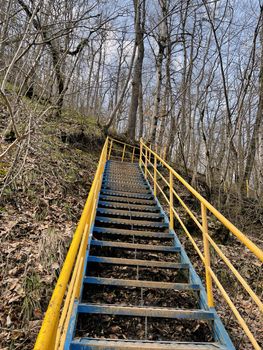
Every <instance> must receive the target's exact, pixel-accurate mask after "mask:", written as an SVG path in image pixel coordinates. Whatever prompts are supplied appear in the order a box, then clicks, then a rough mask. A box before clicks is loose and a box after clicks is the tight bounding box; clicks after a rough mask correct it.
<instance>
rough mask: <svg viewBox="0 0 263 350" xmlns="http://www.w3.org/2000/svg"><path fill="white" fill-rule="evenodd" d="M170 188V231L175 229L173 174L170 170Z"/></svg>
mask: <svg viewBox="0 0 263 350" xmlns="http://www.w3.org/2000/svg"><path fill="white" fill-rule="evenodd" d="M169 185H170V186H169V188H170V200H169V205H170V229H171V230H173V229H174V212H173V207H174V194H173V173H172V172H171V170H170V176H169Z"/></svg>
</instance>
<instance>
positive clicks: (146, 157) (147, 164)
mask: <svg viewBox="0 0 263 350" xmlns="http://www.w3.org/2000/svg"><path fill="white" fill-rule="evenodd" d="M151 158H153V159H154V161H153V162H151ZM139 159H140V161H139V164H140V167H141V169H142V171H143V172H144V174H145V177H146V178H147V177H148V178H149V179H151V181H152V182H153V188H154V195H155V196H156V194H157V189H158V190H159V192H160V193H161V194H162V195H163V197H164V199H165V201H166V202H167V203H168V205H169V212H170V228H171V229H172V228H173V216H174V217H175V218H176V219H177V220H178V222H179V223H180V225H181V227H182V228H183V230H184V232H185V233H186V235H187V236H188V238H189V240H190V241H191V243H192V244H193V246H194V248H195V250H196V251H197V253H198V255H199V256H200V258H201V261H202V263H203V264H204V267H205V272H206V291H207V301H208V306H209V307H213V306H214V298H213V290H212V281H214V282H215V284H216V285H217V287H218V289H219V290H220V292H221V294H222V295H223V298H224V299H225V300H226V302H227V303H228V305H229V307H230V309H231V310H232V312H233V314H234V315H235V316H236V319H237V321H238V322H239V324H240V325H241V327H242V328H243V330H244V332H245V334H246V335H247V337H248V338H249V340H250V342H251V344H252V345H253V347H254V349H256V350H260V349H261V348H260V346H259V344H258V343H257V341H256V339H255V337H254V336H253V334H252V333H251V331H250V329H249V327H248V325H247V324H246V322H245V320H244V319H243V318H242V316H241V315H240V313H239V312H238V310H237V308H236V307H235V305H234V303H233V301H232V300H231V299H230V297H229V295H228V294H227V292H226V291H225V289H224V287H223V286H222V284H221V283H220V282H219V280H218V278H217V276H216V274H215V272H214V271H213V270H212V269H211V266H210V265H211V264H210V245H211V246H212V247H213V248H214V250H215V252H216V253H217V254H218V255H219V257H220V258H221V259H222V260H223V261H224V263H225V264H226V266H227V267H228V268H229V269H230V271H231V272H232V273H233V274H234V276H235V277H236V278H237V280H238V281H239V282H240V284H241V285H242V286H243V288H244V289H245V290H246V292H247V293H248V294H249V295H250V297H251V299H252V300H253V301H254V302H255V304H256V305H257V306H258V307H259V310H260V311H261V312H263V303H262V301H261V300H260V299H259V297H258V296H257V295H256V293H255V292H254V291H253V290H252V289H251V288H250V286H249V284H248V283H247V282H246V281H245V279H244V278H243V277H242V276H241V275H240V273H239V272H238V271H237V270H236V268H235V267H234V266H233V265H232V263H231V262H230V260H229V259H228V258H227V257H226V256H225V254H224V253H223V252H222V250H221V249H220V248H219V246H218V245H217V244H216V243H215V241H214V240H213V239H212V238H211V237H210V235H209V233H208V216H207V210H209V212H210V213H212V214H213V215H214V216H215V217H216V218H217V219H218V220H219V221H220V222H221V223H222V224H223V225H224V226H225V227H226V228H227V229H229V231H230V232H231V233H232V234H233V235H235V236H236V237H237V238H238V239H239V241H240V242H242V243H243V244H244V245H245V246H246V247H247V248H248V249H249V250H250V251H251V252H252V253H253V254H254V255H255V256H256V257H257V258H258V259H259V260H260V261H261V262H263V252H262V250H261V249H260V248H259V247H257V246H256V245H255V244H254V243H253V242H252V241H251V240H250V239H249V238H247V237H246V236H245V235H244V234H243V233H242V232H241V231H240V230H239V229H238V228H237V227H236V226H234V225H233V224H232V223H231V222H230V221H229V220H228V219H227V218H225V217H224V216H223V215H222V214H221V213H220V212H219V211H218V210H217V209H216V208H214V207H213V206H212V204H210V203H209V202H208V201H207V200H206V199H205V198H204V197H203V196H201V194H200V193H198V192H197V191H196V190H195V189H194V188H193V187H192V186H191V185H189V184H188V183H187V182H186V181H185V180H184V179H183V177H182V176H180V175H179V174H178V173H177V172H176V171H175V170H174V169H173V168H172V167H171V166H170V165H169V164H168V163H167V162H166V161H165V160H164V159H162V158H161V157H160V156H159V155H158V154H157V153H156V152H154V151H153V150H152V149H151V147H148V146H147V145H146V144H145V143H144V142H143V140H142V139H141V141H140V158H139ZM157 160H158V161H159V162H160V163H161V164H162V166H163V168H165V169H166V170H167V171H168V174H169V180H166V179H165V177H164V176H163V175H162V174H161V172H160V171H159V170H158V169H157ZM150 169H152V171H153V174H152V173H151V171H150ZM157 174H158V175H159V177H160V179H161V180H162V181H164V183H165V185H166V186H168V188H169V198H168V196H167V195H166V194H165V192H164V190H163V189H162V186H161V185H160V184H159V183H158V179H157ZM174 178H176V179H177V180H178V181H179V182H180V183H181V184H182V185H183V186H184V187H185V188H187V189H188V190H189V191H190V192H191V193H192V194H193V195H194V197H195V198H196V199H197V200H198V201H199V202H200V207H201V216H202V223H200V222H199V220H198V219H197V218H196V216H195V215H194V213H193V212H192V211H191V210H190V208H189V207H188V206H187V205H186V204H185V203H184V201H183V200H182V199H181V197H180V196H179V195H178V194H177V193H176V191H175V189H174V187H173V183H174V181H173V179H174ZM174 195H175V196H176V198H177V199H178V201H179V203H180V204H181V205H182V206H183V208H184V209H185V210H186V212H187V213H188V214H189V216H190V217H191V218H192V219H193V221H194V222H195V223H196V225H197V226H198V227H199V229H200V230H201V231H202V233H203V245H204V246H203V248H204V254H202V252H201V250H200V249H199V247H198V246H197V244H196V243H195V240H194V239H193V237H192V235H191V233H190V232H189V231H188V229H187V227H186V226H185V224H184V223H183V221H182V219H181V218H180V216H179V214H178V213H177V211H176V210H175V209H174V206H173V196H174Z"/></svg>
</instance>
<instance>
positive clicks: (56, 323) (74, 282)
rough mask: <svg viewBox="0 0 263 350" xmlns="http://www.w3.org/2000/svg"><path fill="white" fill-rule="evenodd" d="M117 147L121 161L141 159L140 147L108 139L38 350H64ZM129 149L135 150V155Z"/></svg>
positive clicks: (48, 313) (38, 341)
mask: <svg viewBox="0 0 263 350" xmlns="http://www.w3.org/2000/svg"><path fill="white" fill-rule="evenodd" d="M116 144H118V145H122V147H123V149H122V150H121V157H120V158H121V160H122V161H124V160H125V157H127V156H128V157H129V156H130V157H129V160H131V161H132V162H134V160H135V159H136V158H138V157H139V147H136V146H133V145H129V144H127V143H125V142H122V141H119V140H116V139H113V138H110V137H107V138H106V141H105V143H104V146H103V149H102V152H101V156H100V160H99V163H98V168H97V171H96V174H95V177H94V180H93V183H92V186H91V189H90V192H89V195H88V198H87V201H86V204H85V206H84V209H83V212H82V215H81V218H80V220H79V223H78V226H77V229H76V231H75V234H74V236H73V239H72V242H71V245H70V248H69V250H68V253H67V256H66V259H65V262H64V265H63V267H62V270H61V272H60V275H59V278H58V280H57V283H56V286H55V289H54V291H53V294H52V297H51V299H50V302H49V305H48V308H47V311H46V314H45V317H44V320H43V323H42V326H41V329H40V331H39V334H38V337H37V340H36V343H35V347H34V350H53V349H63V346H64V342H65V339H66V331H67V328H68V324H69V320H70V315H71V312H72V308H73V305H74V300H75V298H77V297H78V296H79V291H80V282H81V276H82V272H83V266H84V257H85V251H86V247H87V242H88V237H89V233H90V228H91V226H92V224H93V222H94V219H95V213H96V205H97V201H98V194H99V191H100V187H101V182H102V175H103V171H104V167H105V164H106V161H107V160H108V159H110V158H112V151H113V150H114V151H119V149H114V147H115V146H116ZM127 149H131V152H129V151H127ZM136 150H138V152H137V154H136ZM66 291H67V293H66ZM62 304H63V308H62V310H61V306H62Z"/></svg>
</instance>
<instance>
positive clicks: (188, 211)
mask: <svg viewBox="0 0 263 350" xmlns="http://www.w3.org/2000/svg"><path fill="white" fill-rule="evenodd" d="M149 164H150V165H151V166H152V167H153V168H154V165H153V164H152V163H151V162H149ZM154 170H155V171H156V172H157V173H158V175H159V176H160V177H161V178H162V180H163V181H164V183H165V184H166V185H167V186H168V187H169V189H170V188H171V187H170V183H169V182H168V181H167V180H166V179H165V177H164V176H163V175H162V174H161V172H160V171H159V170H158V169H157V168H156V169H155V168H154ZM172 191H173V194H174V195H175V196H176V198H177V199H178V200H179V202H180V203H181V205H182V206H183V207H184V208H185V210H186V211H187V213H188V214H189V215H190V217H191V218H192V219H193V220H194V222H195V223H196V225H197V226H198V227H199V229H200V230H201V231H202V229H203V228H202V225H201V224H200V222H199V221H198V220H197V218H196V216H195V215H194V214H193V212H192V211H191V210H190V208H189V207H188V206H187V205H186V204H185V202H184V201H183V200H182V198H181V197H180V196H179V195H178V193H176V191H175V190H174V188H172Z"/></svg>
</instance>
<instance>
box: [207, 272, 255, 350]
mask: <svg viewBox="0 0 263 350" xmlns="http://www.w3.org/2000/svg"><path fill="white" fill-rule="evenodd" d="M209 271H210V274H211V276H212V278H213V280H214V282H215V284H216V285H217V287H218V289H219V290H220V292H221V294H222V295H223V297H224V299H225V301H226V302H227V303H228V305H229V307H230V309H231V310H232V311H233V313H234V315H235V317H236V319H237V321H238V323H239V324H240V326H241V327H242V328H243V330H244V332H245V334H246V335H247V337H248V338H249V340H250V342H251V344H252V345H253V346H254V348H255V349H256V350H261V347H260V346H259V344H258V342H257V341H256V339H255V337H254V336H253V334H252V333H251V331H250V329H249V328H248V326H247V324H246V322H245V320H244V319H243V317H242V316H241V315H240V313H239V312H238V310H237V308H236V307H235V305H234V303H233V301H232V300H231V299H230V297H229V296H228V294H227V292H226V290H225V289H224V287H223V286H222V284H221V283H220V281H219V280H218V278H217V277H216V275H215V273H214V271H213V270H212V269H211V267H210V269H209Z"/></svg>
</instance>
